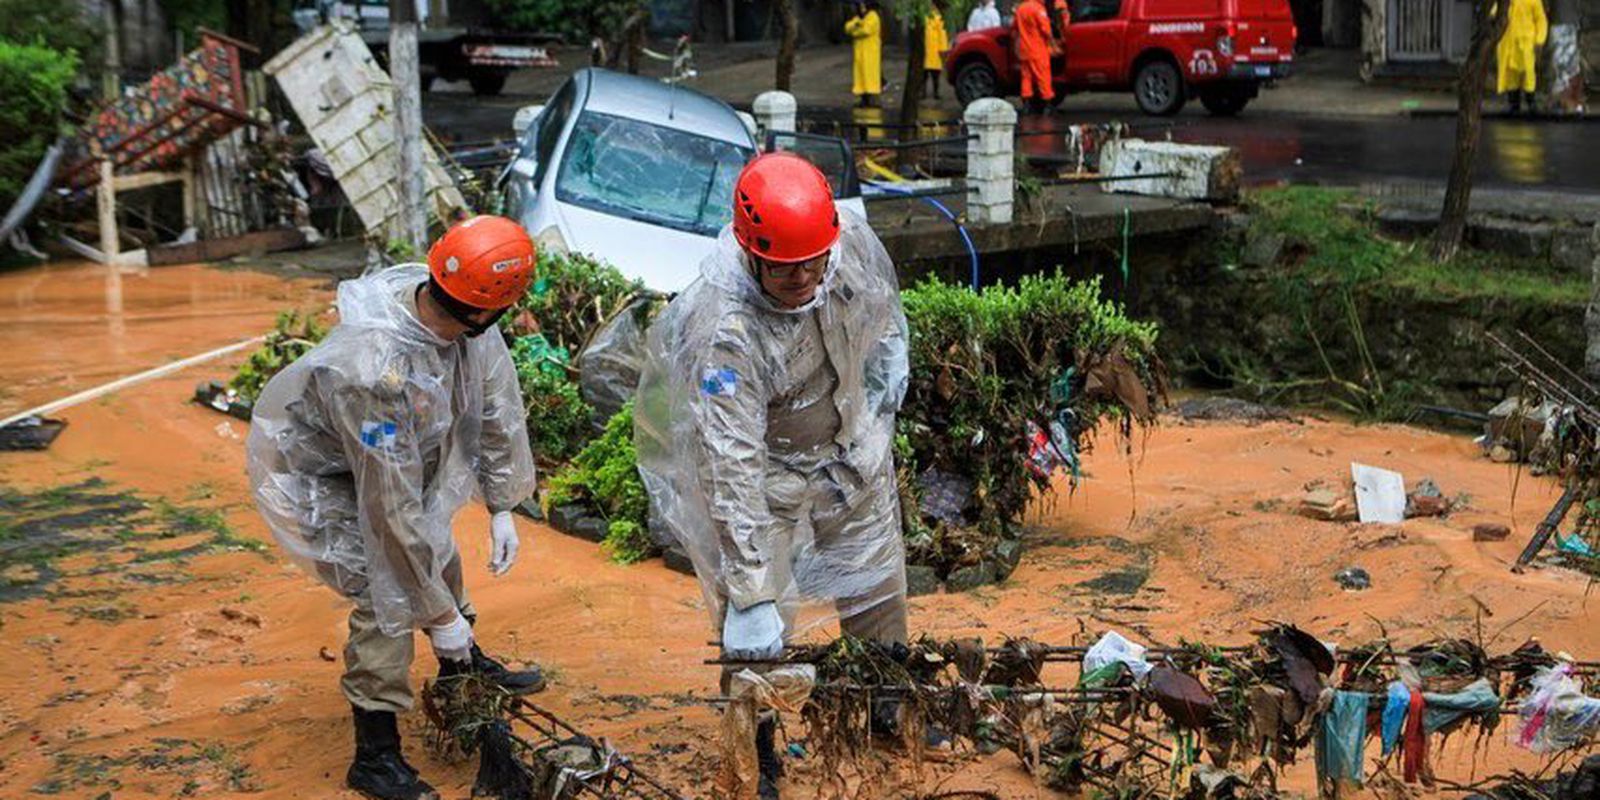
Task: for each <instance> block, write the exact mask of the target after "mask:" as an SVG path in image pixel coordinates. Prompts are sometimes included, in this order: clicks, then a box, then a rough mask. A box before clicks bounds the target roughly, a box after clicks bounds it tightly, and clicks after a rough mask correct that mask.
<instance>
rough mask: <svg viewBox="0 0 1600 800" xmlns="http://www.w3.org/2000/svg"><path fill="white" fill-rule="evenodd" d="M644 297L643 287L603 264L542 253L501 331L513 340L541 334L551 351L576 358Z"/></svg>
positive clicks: (569, 256) (580, 258)
mask: <svg viewBox="0 0 1600 800" xmlns="http://www.w3.org/2000/svg"><path fill="white" fill-rule="evenodd" d="M646 292H647V290H646V289H645V288H644V284H643V283H640V282H639V281H636V280H630V279H629V278H627V277H625V276H623V274H622V273H621V272H618V271H617V269H616V267H613V266H611V265H609V264H606V263H604V262H602V261H596V260H594V259H592V258H589V257H588V256H581V255H566V254H552V253H541V254H540V255H539V271H538V274H537V277H536V278H535V279H534V282H533V284H532V285H530V286H529V287H528V293H527V295H526V296H524V297H523V298H522V300H521V301H519V302H518V303H517V306H516V309H515V310H514V311H513V313H511V314H507V315H506V317H505V322H504V324H503V325H502V327H503V328H504V329H505V330H507V331H508V332H509V333H511V334H512V335H513V336H525V335H528V334H534V333H538V334H543V335H544V338H545V340H546V341H548V342H549V343H550V344H551V345H552V346H554V347H561V348H565V349H566V350H567V352H569V353H574V354H575V353H578V352H579V351H581V350H582V349H583V345H584V343H585V342H587V341H588V339H589V335H590V334H592V333H593V332H594V331H595V329H597V328H599V327H600V325H601V324H602V323H604V322H605V321H606V320H608V319H610V318H611V317H612V315H614V314H616V313H617V312H618V311H620V310H622V308H623V307H625V306H626V305H627V304H628V302H629V301H630V300H632V299H633V298H634V297H636V296H638V295H640V294H644V293H646Z"/></svg>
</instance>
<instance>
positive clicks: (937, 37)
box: [922, 5, 950, 98]
mask: <svg viewBox="0 0 1600 800" xmlns="http://www.w3.org/2000/svg"><path fill="white" fill-rule="evenodd" d="M949 49H950V33H949V31H946V30H945V29H944V15H943V14H940V13H939V7H938V6H937V5H935V6H934V7H933V10H932V11H931V12H929V14H928V16H927V17H926V18H925V19H923V20H922V75H923V78H924V79H925V80H927V82H928V83H930V84H933V96H934V97H935V98H937V97H938V96H939V77H940V76H941V75H942V74H944V54H945V52H946V51H948V50H949Z"/></svg>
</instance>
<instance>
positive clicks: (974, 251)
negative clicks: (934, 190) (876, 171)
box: [862, 181, 978, 292]
mask: <svg viewBox="0 0 1600 800" xmlns="http://www.w3.org/2000/svg"><path fill="white" fill-rule="evenodd" d="M862 183H865V184H866V185H868V186H872V187H875V188H878V189H882V190H884V191H886V192H888V193H890V194H898V195H905V196H907V197H917V198H919V199H921V200H922V202H924V203H927V204H928V205H930V206H933V207H934V209H935V210H937V211H938V212H939V213H940V214H943V215H944V218H945V219H947V220H950V224H951V225H954V226H956V233H959V234H961V242H962V244H965V245H966V246H967V255H968V256H969V257H970V258H971V259H972V291H974V292H976V291H978V248H977V247H975V246H974V245H973V244H972V237H971V236H969V235H967V227H966V226H965V225H962V224H961V221H960V220H958V219H956V215H955V214H953V213H951V212H950V209H949V208H948V207H946V206H945V204H944V203H941V202H939V201H938V200H935V199H933V198H932V197H924V196H921V195H918V194H917V193H916V192H913V191H911V190H909V189H901V188H900V187H898V186H895V185H894V184H892V183H884V182H882V181H862Z"/></svg>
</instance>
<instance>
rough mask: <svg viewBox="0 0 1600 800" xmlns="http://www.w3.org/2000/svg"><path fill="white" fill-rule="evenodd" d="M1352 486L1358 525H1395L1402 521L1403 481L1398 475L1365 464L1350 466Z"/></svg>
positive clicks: (1404, 488) (1404, 490)
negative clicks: (1354, 491)
mask: <svg viewBox="0 0 1600 800" xmlns="http://www.w3.org/2000/svg"><path fill="white" fill-rule="evenodd" d="M1350 477H1351V478H1353V479H1354V480H1355V484H1356V511H1357V512H1358V513H1359V514H1360V517H1361V522H1362V524H1368V523H1373V522H1377V523H1386V524H1390V525H1397V524H1399V523H1401V522H1405V519H1406V481H1405V478H1403V477H1401V475H1400V473H1398V472H1391V471H1389V470H1386V469H1379V468H1378V467H1369V466H1367V465H1365V464H1355V463H1352V464H1351V465H1350Z"/></svg>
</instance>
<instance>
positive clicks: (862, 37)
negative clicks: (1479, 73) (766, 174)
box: [844, 0, 1537, 94]
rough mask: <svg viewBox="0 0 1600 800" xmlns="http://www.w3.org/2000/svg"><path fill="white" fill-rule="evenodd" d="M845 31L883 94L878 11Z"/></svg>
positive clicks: (858, 70) (867, 83) (861, 75)
mask: <svg viewBox="0 0 1600 800" xmlns="http://www.w3.org/2000/svg"><path fill="white" fill-rule="evenodd" d="M1535 2H1537V0H1535ZM844 32H845V34H846V35H848V36H849V37H850V38H851V39H853V40H855V68H854V70H853V75H854V81H853V82H852V83H851V85H850V93H851V94H881V93H882V92H883V63H882V62H883V23H882V22H880V21H879V20H878V12H876V11H872V10H870V9H869V10H868V11H867V12H866V13H865V14H862V15H861V16H859V17H851V18H850V19H848V20H846V21H845V23H844Z"/></svg>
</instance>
